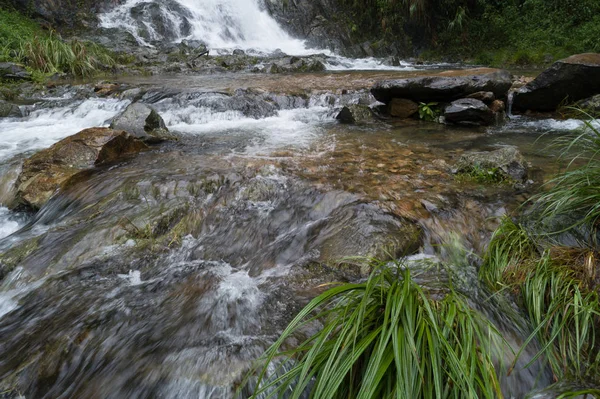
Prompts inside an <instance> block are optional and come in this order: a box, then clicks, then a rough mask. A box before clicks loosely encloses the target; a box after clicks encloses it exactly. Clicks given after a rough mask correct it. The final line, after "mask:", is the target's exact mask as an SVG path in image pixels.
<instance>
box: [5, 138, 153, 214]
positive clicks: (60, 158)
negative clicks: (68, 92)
mask: <svg viewBox="0 0 600 399" xmlns="http://www.w3.org/2000/svg"><path fill="white" fill-rule="evenodd" d="M147 148H148V147H147V146H146V144H144V143H143V142H142V141H140V140H138V139H137V138H135V137H134V136H132V135H130V134H129V133H127V132H124V131H120V130H112V129H108V128H91V129H85V130H83V131H81V132H79V133H77V134H75V135H73V136H70V137H67V138H66V139H63V140H61V141H59V142H58V143H56V144H54V145H53V146H52V147H50V148H48V149H46V150H42V151H40V152H38V153H37V154H35V155H33V156H32V157H31V158H29V159H27V160H26V161H25V162H24V164H23V169H22V171H21V173H20V174H19V177H18V178H17V181H16V183H15V185H16V187H17V197H18V201H19V203H20V204H22V205H25V206H27V207H30V208H32V209H39V208H41V207H42V206H43V205H44V204H45V203H46V202H47V201H48V200H49V199H50V197H52V195H53V194H54V193H55V192H56V190H58V189H59V188H60V187H61V186H63V184H64V183H66V182H67V181H68V180H69V179H70V178H71V177H73V176H74V175H76V174H77V173H79V172H81V171H83V170H86V169H90V168H92V167H94V165H98V164H102V163H107V162H114V161H117V160H119V159H121V158H122V157H124V156H126V155H130V154H134V153H138V152H140V151H143V150H145V149H147Z"/></svg>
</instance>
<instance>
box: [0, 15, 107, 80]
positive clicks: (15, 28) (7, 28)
mask: <svg viewBox="0 0 600 399" xmlns="http://www.w3.org/2000/svg"><path fill="white" fill-rule="evenodd" d="M7 61H8V62H16V63H20V64H23V65H25V66H27V67H28V68H29V69H30V70H31V71H32V72H33V74H34V78H37V79H39V80H43V78H44V76H47V75H51V74H54V73H68V74H70V75H72V76H77V77H86V76H91V75H94V74H97V73H99V72H100V71H103V70H108V69H110V68H111V67H113V66H114V65H116V59H115V55H114V54H112V53H111V52H109V51H108V50H106V49H105V48H104V47H101V46H99V45H97V44H94V43H91V42H84V41H79V40H70V41H66V40H63V39H62V38H61V37H60V36H59V35H58V34H57V33H55V32H48V31H45V30H43V29H42V28H41V27H40V26H39V25H38V24H36V23H35V22H34V21H33V20H31V19H29V18H27V17H25V16H23V15H21V14H20V13H18V12H16V11H10V10H6V9H0V62H7Z"/></svg>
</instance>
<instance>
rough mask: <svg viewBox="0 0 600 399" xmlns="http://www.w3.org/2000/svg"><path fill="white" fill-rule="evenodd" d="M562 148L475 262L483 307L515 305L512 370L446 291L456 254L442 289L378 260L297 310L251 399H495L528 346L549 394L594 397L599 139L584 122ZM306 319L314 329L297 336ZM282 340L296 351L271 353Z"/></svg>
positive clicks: (495, 343)
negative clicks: (518, 325) (560, 157)
mask: <svg viewBox="0 0 600 399" xmlns="http://www.w3.org/2000/svg"><path fill="white" fill-rule="evenodd" d="M563 145H564V148H565V154H570V155H569V157H570V160H569V162H567V167H566V170H564V171H563V172H561V173H560V174H558V175H557V176H556V177H555V178H553V179H552V180H550V181H549V182H548V183H547V186H546V187H545V189H544V190H543V191H542V192H541V193H540V194H538V195H536V196H534V197H533V199H532V200H531V201H530V203H529V204H527V206H525V207H524V208H523V209H521V210H520V213H519V214H518V215H515V216H514V217H509V216H506V217H504V219H503V220H502V221H501V223H500V226H499V227H498V229H497V230H496V232H495V233H494V235H493V237H492V239H491V242H490V244H489V246H488V249H487V251H486V253H485V254H483V256H482V258H481V261H480V262H479V272H478V279H479V283H480V284H482V285H483V286H487V287H488V289H489V298H488V300H495V299H494V298H496V299H497V298H498V297H501V298H503V300H507V301H509V302H511V303H514V304H515V305H516V306H517V307H518V308H520V309H521V313H522V314H524V315H525V316H526V318H527V321H528V330H529V334H530V335H529V337H528V338H526V339H525V341H524V343H523V345H522V347H521V348H520V349H519V348H515V353H514V358H515V360H514V361H513V363H512V364H508V365H507V364H502V361H501V360H499V357H498V354H500V353H507V351H509V352H512V350H511V349H510V347H509V346H508V345H507V343H506V341H504V338H503V336H502V333H501V332H500V331H499V330H498V329H497V328H496V326H495V325H494V324H493V321H491V320H489V319H488V318H486V317H485V316H484V315H483V313H482V312H481V311H479V310H475V309H474V307H473V302H471V301H469V300H468V295H465V294H464V293H463V292H461V288H460V284H459V283H458V281H457V284H454V283H453V279H452V274H453V270H455V271H456V265H455V266H450V264H460V263H461V262H459V261H458V262H457V261H456V259H455V258H456V256H454V257H453V256H450V258H451V259H449V260H448V265H449V266H448V267H447V270H444V271H443V274H447V275H448V278H447V281H446V283H445V284H444V287H443V288H440V287H439V286H433V287H430V286H428V285H427V284H425V285H423V284H422V281H424V279H422V278H414V277H413V276H412V275H411V271H409V270H410V265H409V264H401V263H397V262H396V263H385V262H379V263H375V264H374V265H373V272H372V273H371V275H370V276H369V278H368V279H367V280H366V281H364V282H358V283H349V284H342V285H338V286H335V287H334V288H331V289H329V290H327V291H325V292H324V293H323V294H321V295H320V296H318V297H317V298H316V299H314V300H313V301H312V302H311V303H310V304H309V305H308V306H306V307H305V309H304V310H303V311H301V312H300V314H299V315H298V316H297V317H296V318H295V319H294V320H293V321H292V322H291V324H290V325H289V326H288V328H287V329H286V330H285V331H284V332H283V334H282V335H281V337H280V338H279V340H278V341H277V342H275V344H274V345H273V346H272V347H271V348H270V349H269V350H268V351H267V352H266V355H265V356H264V357H263V359H261V363H259V364H258V365H257V368H258V370H259V372H258V376H259V377H258V379H259V385H258V386H259V390H258V392H257V393H256V394H255V396H256V397H262V396H258V395H266V396H265V397H293V398H299V397H301V394H302V393H303V392H306V391H307V390H309V391H310V392H311V397H312V398H338V397H339V398H347V397H358V398H369V399H370V398H382V397H385V398H391V397H403V398H404V397H411V398H434V397H437V398H441V397H444V398H453V397H456V398H458V397H461V398H462V397H471V398H496V397H502V393H501V392H500V386H501V384H500V381H501V378H502V376H503V375H508V374H510V373H511V372H514V368H515V367H516V365H517V361H518V360H519V358H520V356H521V353H522V352H524V351H526V350H527V349H528V348H536V349H535V350H534V351H535V353H537V354H536V355H535V356H533V358H532V359H529V358H528V359H527V361H529V364H528V365H527V366H526V367H529V366H530V365H532V364H534V363H536V362H541V364H542V366H543V367H545V368H547V369H548V370H549V371H550V372H551V373H552V377H553V381H554V382H556V385H555V386H554V387H553V388H552V389H553V390H554V392H555V393H556V394H557V395H559V396H558V397H561V398H566V397H574V396H577V395H584V394H588V395H591V397H600V390H598V389H597V387H598V386H600V331H599V330H598V328H599V327H600V303H599V297H598V288H599V284H598V277H599V276H598V261H597V259H598V258H599V256H600V255H599V254H598V248H599V247H598V242H597V235H598V227H599V226H600V224H599V221H600V211H599V209H600V208H599V205H598V203H599V201H598V198H597V196H598V194H597V187H598V186H600V173H598V170H600V158H599V156H600V132H599V131H598V129H596V128H594V125H592V124H591V123H589V124H588V127H587V129H586V130H585V131H584V132H583V133H581V134H580V135H578V136H577V137H574V138H573V137H571V139H570V140H569V141H568V142H564V143H563ZM449 252H456V251H449ZM463 255H464V253H463ZM463 258H465V256H463ZM463 263H464V262H463ZM453 268H454V269H453ZM460 273H463V274H464V271H462V272H460V271H459V275H460ZM459 278H460V277H459ZM426 280H427V279H425V281H426ZM417 281H418V282H419V283H417ZM467 291H468V289H467ZM316 321H320V322H322V323H323V328H322V329H321V330H320V331H318V332H317V333H314V334H308V338H307V339H305V340H302V339H301V338H299V337H302V336H303V334H306V331H307V330H310V328H308V327H310V326H311V324H314V323H315V322H316ZM313 328H314V327H313ZM290 339H300V342H301V343H300V344H299V345H297V346H296V347H295V348H293V349H282V348H287V346H286V345H287V342H288V340H290ZM285 359H291V361H290V360H285ZM423 359H427V360H426V361H423ZM274 364H280V365H281V370H279V371H274V369H275V368H274V367H273V365H274ZM269 365H270V366H269ZM255 371H256V370H255ZM284 393H285V395H291V396H284ZM269 395H270V396H269Z"/></svg>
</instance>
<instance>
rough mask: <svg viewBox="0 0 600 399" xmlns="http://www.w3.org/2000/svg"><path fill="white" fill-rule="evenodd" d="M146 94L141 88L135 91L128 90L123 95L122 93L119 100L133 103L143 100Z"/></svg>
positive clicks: (134, 89)
mask: <svg viewBox="0 0 600 399" xmlns="http://www.w3.org/2000/svg"><path fill="white" fill-rule="evenodd" d="M144 94H145V92H144V91H143V90H142V89H140V88H139V87H136V88H133V89H127V90H125V91H124V92H123V93H121V95H120V96H119V98H120V99H121V100H129V101H131V102H136V101H139V100H141V99H142V97H143V96H144Z"/></svg>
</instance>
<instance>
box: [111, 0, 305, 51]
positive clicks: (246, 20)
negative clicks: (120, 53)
mask: <svg viewBox="0 0 600 399" xmlns="http://www.w3.org/2000/svg"><path fill="white" fill-rule="evenodd" d="M101 22H102V25H103V26H104V27H106V28H120V29H124V30H126V31H128V32H130V33H131V34H132V35H133V36H134V37H135V38H136V39H137V40H138V41H139V42H140V43H142V44H149V43H151V42H155V41H159V42H160V41H175V42H177V41H181V40H182V39H195V40H201V41H203V42H204V43H206V45H208V47H209V48H213V49H223V48H225V49H231V48H239V49H244V50H249V49H252V50H255V51H264V52H273V51H274V50H276V49H280V50H282V51H284V52H285V53H288V54H294V55H302V54H309V53H314V52H315V51H314V50H312V51H311V50H308V49H307V48H306V46H305V44H304V42H303V41H301V40H298V39H294V38H292V37H291V36H290V35H288V34H287V33H286V32H285V31H284V30H283V29H282V28H281V27H280V26H279V25H278V24H277V22H276V21H275V20H274V19H273V18H272V17H271V16H270V15H269V14H268V13H267V12H266V11H264V10H262V9H261V7H260V6H259V4H258V2H257V0H168V1H158V2H156V3H150V2H145V1H143V0H129V1H127V2H125V4H123V5H121V6H120V7H117V8H116V9H114V10H113V11H111V12H110V13H107V14H104V15H102V16H101Z"/></svg>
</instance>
